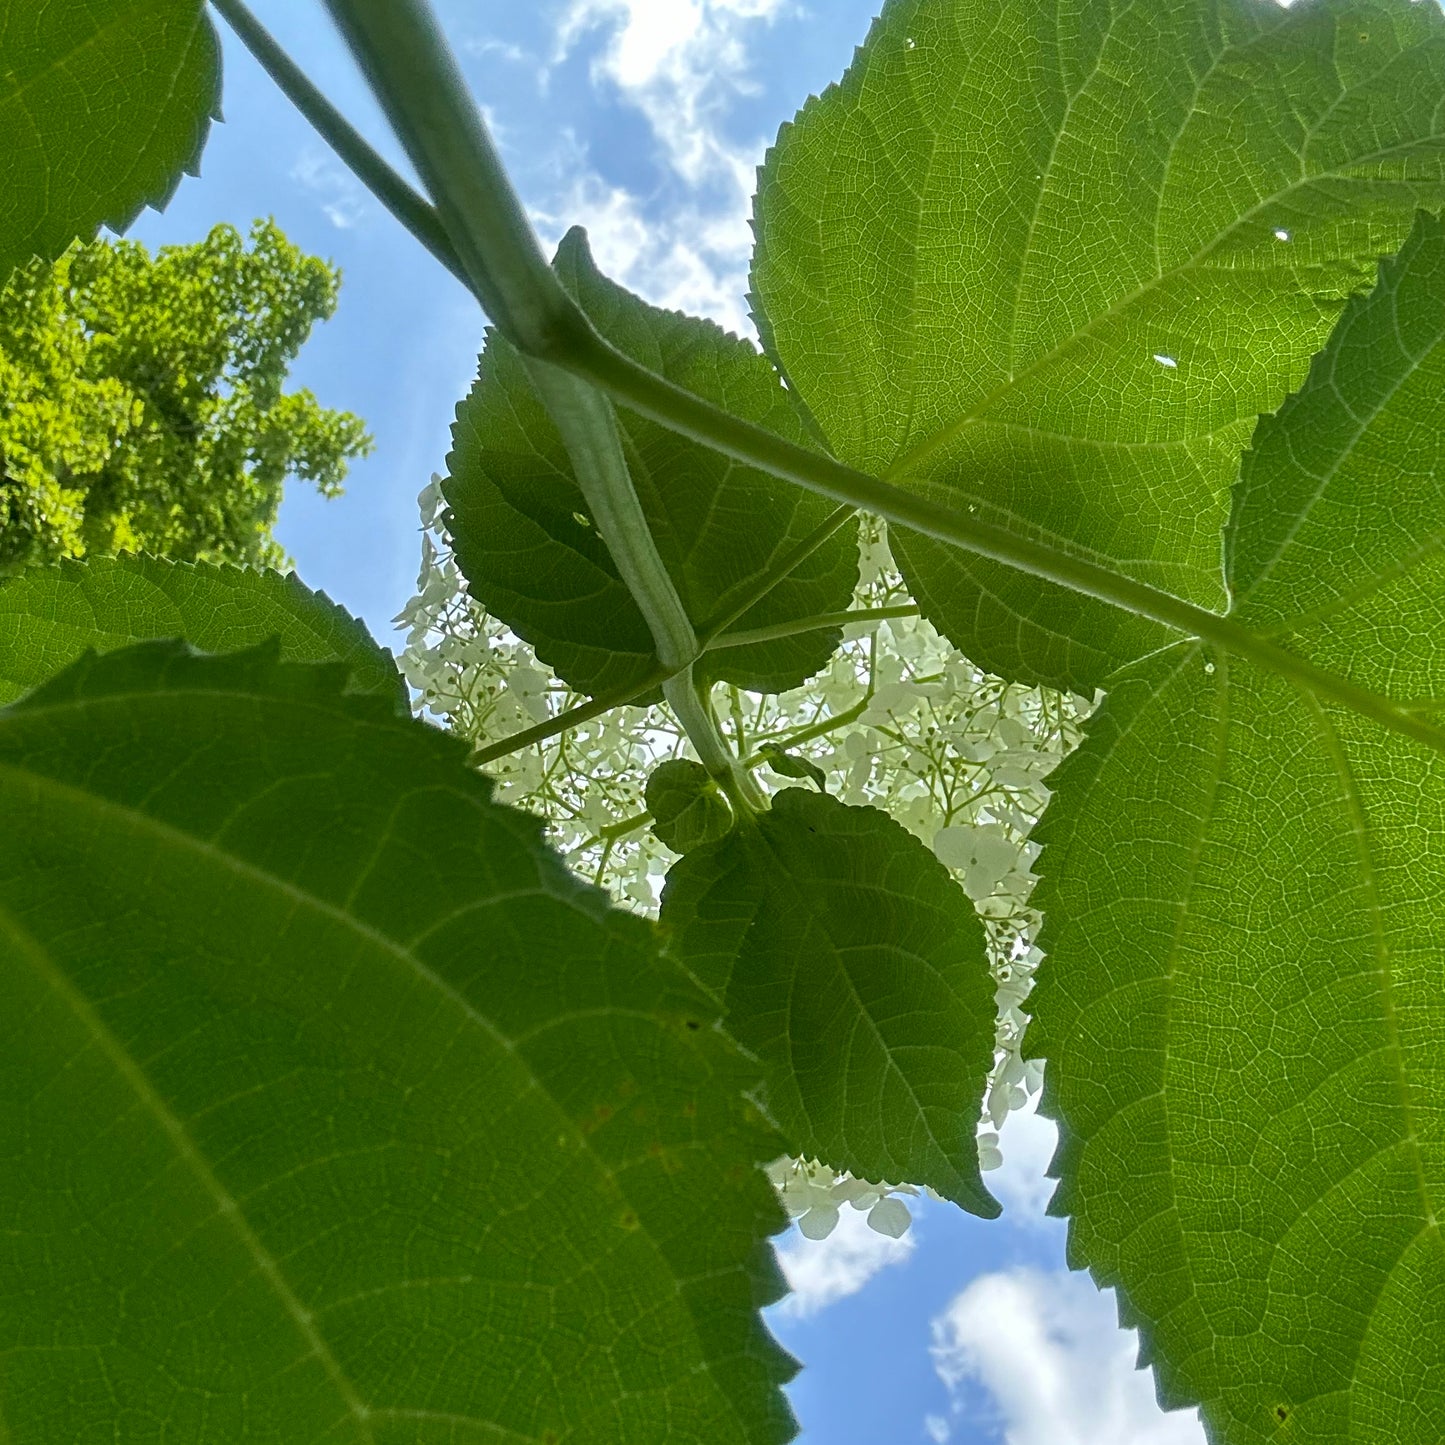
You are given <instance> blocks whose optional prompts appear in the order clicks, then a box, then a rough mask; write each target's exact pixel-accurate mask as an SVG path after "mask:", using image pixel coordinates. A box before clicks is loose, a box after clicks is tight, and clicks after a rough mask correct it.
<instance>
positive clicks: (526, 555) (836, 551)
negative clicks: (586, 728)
mask: <svg viewBox="0 0 1445 1445" xmlns="http://www.w3.org/2000/svg"><path fill="white" fill-rule="evenodd" d="M556 266H557V270H558V272H559V273H560V275H561V277H562V281H563V283H564V284H565V285H566V286H567V288H568V289H569V290H570V291H571V292H572V293H573V294H574V295H575V296H576V297H577V299H578V301H579V302H580V303H581V305H582V307H583V309H584V310H585V311H586V312H587V314H588V315H589V316H590V317H591V319H592V321H593V323H594V324H595V325H596V326H597V328H598V330H599V331H601V332H602V334H603V335H604V336H606V337H607V338H608V339H609V340H610V341H612V342H613V343H614V344H615V345H616V346H618V347H620V348H621V349H622V350H623V351H625V352H627V353H628V354H629V355H630V356H633V357H635V358H637V359H638V360H640V361H642V362H645V363H646V364H647V365H648V366H650V367H652V368H653V370H655V371H659V372H661V373H662V374H663V375H664V376H666V377H668V378H669V379H671V380H672V381H675V382H677V383H679V384H680V385H682V386H684V387H686V388H687V389H688V390H690V391H694V392H697V393H699V394H700V395H702V396H705V397H707V398H708V399H709V400H710V401H715V402H718V403H720V404H722V405H724V406H726V407H727V408H728V409H729V410H730V411H732V412H734V413H735V414H736V415H739V416H743V417H746V418H747V419H748V420H750V421H754V422H757V423H758V424H760V425H762V426H766V427H770V428H771V429H772V430H774V431H776V432H778V433H780V434H781V435H783V436H785V437H787V438H788V439H789V440H790V441H795V442H802V441H804V440H807V433H806V431H805V428H804V425H803V422H802V421H801V420H800V419H799V414H798V412H797V410H796V408H795V407H794V405H793V403H792V401H791V399H790V398H789V396H788V393H787V391H786V390H785V389H784V388H783V386H782V385H781V383H780V381H779V379H778V375H777V373H776V372H775V371H774V370H773V368H772V366H771V365H770V364H769V363H768V362H767V361H766V360H764V359H763V358H762V357H761V356H759V355H758V353H757V352H756V350H754V348H753V347H752V346H751V345H750V344H749V343H748V342H746V341H742V340H739V339H738V338H737V337H736V336H729V335H728V334H727V333H726V332H724V331H723V330H722V329H721V328H720V327H717V326H715V325H713V324H712V323H711V322H709V321H701V320H698V319H697V318H696V317H691V316H683V315H681V314H680V313H678V312H675V311H661V310H658V309H657V308H656V307H654V306H648V305H646V304H645V303H644V302H642V301H640V300H638V298H637V297H636V296H633V295H632V294H631V293H630V292H627V291H624V290H623V289H622V288H621V287H620V286H617V285H615V284H614V283H613V282H611V281H609V280H608V279H607V278H606V277H605V276H603V275H602V274H601V273H600V272H599V271H598V270H597V269H596V267H595V266H594V265H593V262H592V258H591V255H590V253H589V252H588V250H587V241H586V237H585V235H584V233H583V232H582V231H580V230H573V231H570V232H568V234H567V236H566V237H565V238H564V239H563V242H562V245H561V248H560V249H559V250H558V253H557V261H556ZM618 421H619V422H620V424H621V430H622V438H623V445H624V447H625V449H626V453H627V459H628V463H629V465H630V467H631V471H632V477H633V483H634V485H635V486H636V488H637V491H638V495H639V498H640V500H641V502H642V507H643V511H644V512H645V513H646V516H647V520H648V524H649V525H650V527H651V528H652V533H653V537H654V539H655V540H656V542H657V549H658V552H659V553H660V554H661V556H662V560H663V562H664V563H665V564H666V566H667V569H668V572H669V574H670V575H671V577H672V579H673V582H674V584H675V585H676V587H677V590H678V593H679V595H680V596H681V598H682V601H683V605H684V607H685V608H686V609H687V613H688V616H689V617H690V618H691V619H692V621H693V622H694V624H695V625H697V627H698V628H699V630H710V629H711V628H713V627H714V626H716V625H718V624H720V623H722V622H724V621H726V620H727V619H728V618H730V617H731V615H732V613H733V612H734V611H735V610H736V609H737V608H738V607H739V606H741V605H743V604H744V603H745V601H746V599H747V598H748V597H749V596H750V595H751V594H752V591H753V589H754V588H755V587H756V586H757V585H758V584H759V581H760V579H762V578H763V576H764V574H765V573H767V572H769V570H770V569H771V568H773V567H775V566H777V565H778V564H779V563H780V562H781V561H782V560H783V559H784V558H785V557H786V556H787V554H788V553H789V552H791V551H792V550H793V549H794V548H796V547H797V546H799V544H800V543H802V542H803V541H804V540H805V539H806V538H807V537H808V536H809V534H810V533H812V532H813V531H814V530H815V529H816V528H818V527H819V526H820V524H822V523H823V521H824V520H825V519H826V518H827V517H828V516H829V514H830V513H831V512H832V511H833V507H832V504H830V503H828V502H825V501H823V500H821V499H820V498H817V497H814V496H811V495H810V494H808V493H806V492H803V491H800V490H799V489H798V488H796V487H790V486H788V485H787V484H786V483H784V482H779V481H777V480H775V479H774V478H772V477H768V476H765V475H764V474H763V473H761V472H758V471H755V470H753V469H751V468H749V467H744V466H740V465H739V464H737V463H736V462H733V461H730V460H729V459H728V458H726V457H724V456H721V455H719V454H718V453H717V452H714V451H711V450H709V449H708V448H707V447H703V446H700V445H698V444H697V443H695V442H692V441H689V440H687V439H686V438H684V437H680V436H678V435H677V434H676V433H674V432H670V431H668V430H667V429H666V428H665V427H661V426H658V425H657V424H656V423H655V422H650V421H647V420H646V419H644V418H642V417H639V416H636V415H634V414H633V413H630V412H627V411H619V413H618ZM448 467H449V469H450V472H451V476H450V477H449V478H448V480H447V482H446V483H445V486H444V491H445V494H446V499H447V502H448V503H449V504H450V510H449V512H448V514H447V525H448V527H449V529H450V530H451V533H452V537H453V539H454V540H455V544H456V555H457V562H458V564H459V566H460V567H461V569H462V572H463V573H464V574H465V576H466V578H467V581H468V584H469V585H470V589H471V591H472V594H473V595H474V596H475V597H477V598H479V599H480V600H481V601H482V603H483V604H484V605H485V606H486V607H487V609H488V610H489V611H490V612H492V613H493V614H494V615H495V616H497V617H500V618H501V619H502V620H503V621H504V622H506V623H507V624H508V625H509V626H510V627H511V628H512V629H513V630H514V631H515V632H517V634H518V635H519V636H521V637H524V638H526V639H527V641H528V642H530V643H532V645H533V646H534V647H535V648H536V650H537V655H538V656H539V657H541V658H542V659H543V661H545V662H547V663H548V664H550V665H551V666H552V667H553V668H555V669H556V671H557V673H558V675H559V676H561V677H563V678H565V679H566V680H567V681H568V682H569V683H571V684H572V686H573V687H576V688H579V689H581V690H582V691H583V692H588V693H593V694H595V693H599V692H604V691H610V690H611V689H613V688H619V687H624V688H625V687H627V686H628V685H629V684H633V683H639V682H641V681H643V680H645V679H646V677H647V676H648V675H649V674H650V673H651V672H652V671H653V670H654V668H655V667H656V656H655V654H654V652H653V646H652V637H651V634H650V633H649V632H648V629H647V623H646V621H645V620H644V618H643V616H642V614H641V612H639V611H638V608H637V605H636V603H634V602H633V600H632V597H631V595H630V594H629V592H628V591H627V588H626V586H625V585H624V584H623V583H622V581H621V579H620V578H619V576H618V573H617V569H616V567H615V566H614V565H613V561H612V558H611V556H610V555H609V553H608V551H607V548H606V546H605V545H604V543H603V541H602V539H601V537H600V536H599V535H598V534H597V532H596V530H595V529H594V528H593V526H592V525H591V523H590V522H589V520H588V513H587V503H586V501H585V500H584V498H583V496H582V491H581V488H580V487H579V486H578V485H577V482H576V479H575V476H574V475H573V472H572V466H571V462H570V461H569V459H568V456H567V452H566V449H565V448H564V446H563V444H562V439H561V437H560V436H559V435H558V434H557V430H556V428H555V427H554V426H553V425H552V422H551V419H550V418H549V417H548V416H547V414H546V412H545V411H544V410H543V408H542V404H541V402H540V401H539V400H538V398H537V396H536V394H535V392H534V391H533V390H532V385H531V382H530V381H529V380H528V379H527V376H526V372H525V370H524V367H523V363H522V361H521V359H520V358H519V357H518V355H517V353H516V352H515V351H514V350H513V349H512V348H511V347H510V346H509V345H508V344H507V342H505V341H504V340H502V338H501V337H500V336H498V335H496V333H492V334H490V335H489V337H488V340H487V349H486V352H485V353H484V355H483V357H482V371H481V377H480V379H479V380H478V382H477V384H476V386H475V388H474V389H473V391H472V394H471V395H470V396H469V397H468V398H467V400H466V401H465V402H464V403H463V404H462V406H461V407H460V408H459V409H458V412H457V423H456V427H455V428H454V430H453V450H452V454H451V456H450V458H449V459H448ZM855 537H856V525H855V524H854V523H851V522H850V523H849V524H847V525H846V526H844V527H842V528H840V529H839V530H838V531H837V532H835V533H834V534H833V535H832V536H830V537H829V538H828V539H827V540H826V541H825V542H823V543H822V544H821V545H820V546H818V547H817V549H816V550H814V551H813V552H812V553H811V555H809V556H808V557H807V558H806V559H805V560H803V561H802V562H800V563H799V565H798V566H797V567H796V568H795V569H794V570H793V571H792V572H791V573H790V574H789V575H788V576H787V577H786V578H785V579H784V580H783V581H781V582H779V583H778V585H777V586H776V587H774V588H773V589H772V590H771V591H770V592H768V593H767V595H766V596H765V597H763V598H762V599H761V600H760V601H758V602H757V603H756V604H755V605H753V606H752V607H750V608H748V610H747V611H746V612H745V613H744V614H743V615H742V616H741V617H740V618H739V619H738V620H737V623H736V626H737V628H739V629H748V628H754V627H768V626H773V625H775V624H778V623H785V622H791V621H795V620H800V619H803V618H808V617H814V616H818V615H820V614H823V613H828V612H835V611H838V610H840V609H842V608H844V607H846V606H847V605H848V603H849V601H850V600H851V598H852V595H853V587H854V584H855V583H856V582H857V578H858V565H857V549H856V542H855ZM841 636H842V633H841V631H840V630H839V629H837V628H832V629H827V630H822V631H814V632H808V633H805V634H801V635H798V636H793V637H785V638H777V639H774V640H773V641H770V642H760V643H751V644H748V645H746V646H742V647H730V648H726V649H719V650H718V651H716V652H713V653H710V654H708V655H707V656H706V657H704V658H703V659H702V661H701V662H700V663H699V665H698V672H699V674H700V675H703V676H707V677H713V678H724V679H726V680H728V681H729V682H735V683H739V684H741V685H742V686H744V687H749V688H756V689H758V690H760V691H763V692H778V691H782V690H784V689H786V688H789V687H794V686H797V685H798V684H799V683H801V682H803V681H805V680H806V679H807V678H808V677H810V676H811V675H812V674H813V673H814V672H816V671H817V670H818V669H819V668H820V667H822V666H823V665H824V663H826V662H827V660H828V658H829V657H831V656H832V654H833V650H834V649H835V648H836V647H837V645H838V642H839V639H840V638H841Z"/></svg>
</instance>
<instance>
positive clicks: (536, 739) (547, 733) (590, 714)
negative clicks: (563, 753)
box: [471, 667, 667, 767]
mask: <svg viewBox="0 0 1445 1445" xmlns="http://www.w3.org/2000/svg"><path fill="white" fill-rule="evenodd" d="M666 680H667V672H666V671H665V670H664V669H663V668H660V667H659V668H654V669H653V671H652V672H651V673H649V674H648V675H647V676H646V677H645V678H644V679H643V680H642V681H641V682H637V683H629V684H628V685H627V686H626V687H619V688H614V689H613V690H612V691H611V692H600V693H598V694H597V696H596V697H594V698H589V699H588V701H586V702H584V703H579V704H578V705H577V706H576V707H569V708H568V709H567V710H566V711H565V712H559V713H558V714H557V716H556V717H552V718H548V719H547V720H546V722H540V723H537V724H536V725H535V726H533V727H529V728H524V729H523V730H522V731H521V732H519V733H510V734H508V736H506V737H504V738H498V739H497V741H496V742H494V743H488V744H487V745H486V747H484V748H478V749H477V750H476V751H475V752H473V753H472V756H471V762H472V763H473V764H474V765H475V766H477V767H481V766H483V765H485V764H486V763H494V762H496V761H497V759H498V758H506V757H510V756H511V755H512V754H513V753H519V752H521V751H522V749H523V748H530V747H533V746H535V745H536V744H537V743H545V742H546V741H547V740H548V739H549V738H555V737H556V736H558V734H559V733H566V732H570V731H571V730H572V729H573V728H575V727H580V726H581V725H582V724H583V723H585V722H591V721H592V719H593V718H595V717H600V716H601V715H602V714H603V713H605V712H611V711H612V709H613V708H615V707H626V706H627V704H628V703H630V702H635V701H636V700H637V699H638V698H640V697H642V696H643V695H644V694H645V693H648V692H651V691H652V689H653V688H655V687H656V686H657V685H658V684H659V683H661V682H665V681H666Z"/></svg>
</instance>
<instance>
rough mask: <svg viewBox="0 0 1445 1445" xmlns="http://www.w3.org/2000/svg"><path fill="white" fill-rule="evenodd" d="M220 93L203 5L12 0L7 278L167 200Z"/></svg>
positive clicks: (0, 86)
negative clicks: (23, 266) (28, 263)
mask: <svg viewBox="0 0 1445 1445" xmlns="http://www.w3.org/2000/svg"><path fill="white" fill-rule="evenodd" d="M220 94H221V66H220V53H219V50H218V48H217V45H216V37H215V33H214V31H213V30H212V29H211V24H210V21H209V19H208V18H207V16H206V7H205V4H204V0H50V3H45V0H0V285H3V284H4V281H5V278H6V277H7V276H8V275H9V274H10V271H11V269H12V268H13V267H15V266H18V265H20V264H21V263H23V262H25V261H28V260H30V258H31V257H32V256H37V255H38V256H41V257H43V258H44V259H45V260H47V261H50V260H54V258H55V257H57V256H58V255H60V253H61V252H62V251H64V250H65V248H66V247H67V246H68V245H70V243H71V242H72V241H73V240H75V239H76V238H77V237H79V238H81V239H84V240H89V239H90V237H91V236H93V235H94V234H95V231H96V228H97V227H99V226H101V225H107V226H109V227H110V228H111V229H112V230H116V231H120V230H124V229H125V227H126V226H128V225H129V224H130V222H131V221H132V220H133V219H134V218H135V216H136V213H137V212H138V211H140V209H141V208H142V207H143V206H146V205H152V206H162V205H164V204H165V203H166V201H168V200H169V199H170V196H171V193H172V191H174V190H175V187H176V183H177V182H178V181H179V180H180V178H181V172H182V171H183V170H190V171H194V170H195V169H196V167H197V166H198V165H199V163H200V157H201V147H202V146H203V145H204V144H205V140H206V132H207V129H208V128H209V125H210V120H211V117H212V116H213V115H214V114H216V113H217V112H218V109H219V105H220Z"/></svg>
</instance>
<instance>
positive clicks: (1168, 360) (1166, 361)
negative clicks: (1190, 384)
mask: <svg viewBox="0 0 1445 1445" xmlns="http://www.w3.org/2000/svg"><path fill="white" fill-rule="evenodd" d="M1154 360H1155V361H1157V362H1158V363H1159V365H1160V366H1167V367H1168V368H1169V369H1170V370H1171V371H1173V370H1174V369H1175V368H1176V367H1178V365H1179V363H1178V362H1177V361H1175V359H1174V358H1173V357H1172V356H1165V355H1164V354H1163V353H1162V352H1159V351H1156V352H1155V353H1154Z"/></svg>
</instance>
